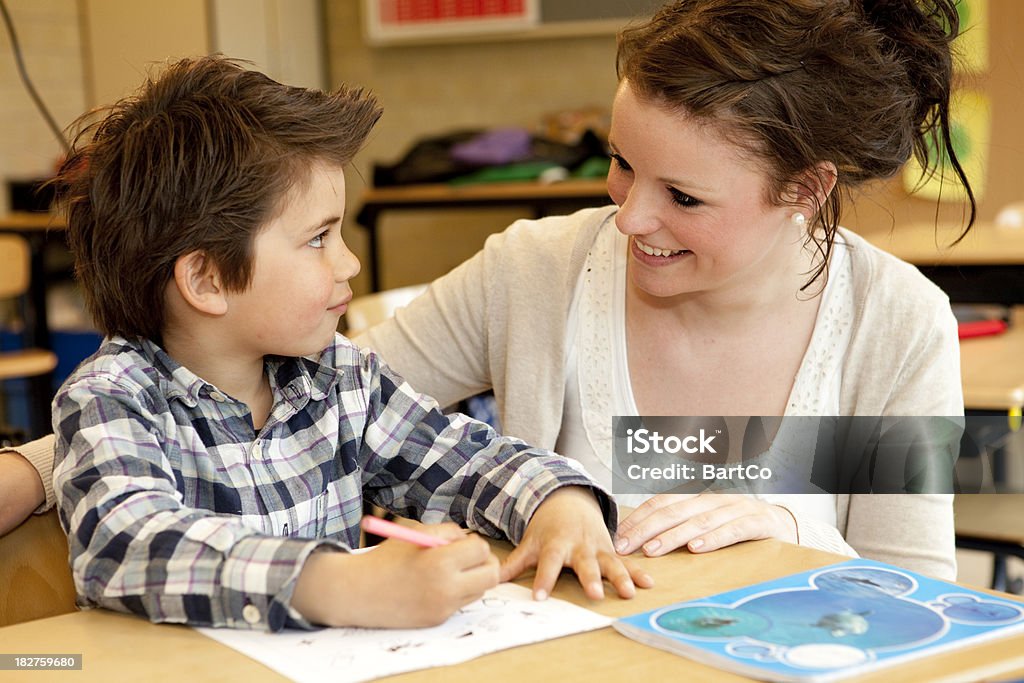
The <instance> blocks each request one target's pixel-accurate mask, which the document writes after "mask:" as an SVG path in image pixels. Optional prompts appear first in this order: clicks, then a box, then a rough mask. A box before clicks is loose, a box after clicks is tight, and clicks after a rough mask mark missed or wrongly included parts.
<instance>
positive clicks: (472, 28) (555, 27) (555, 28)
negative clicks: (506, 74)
mask: <svg viewBox="0 0 1024 683" xmlns="http://www.w3.org/2000/svg"><path fill="white" fill-rule="evenodd" d="M664 2H665V0H363V18H364V26H365V34H366V40H367V43H368V44H370V45H375V46H386V45H393V44H407V43H423V42H469V41H476V40H481V39H486V38H488V37H491V38H493V37H500V36H503V37H507V38H544V37H552V36H558V35H571V34H574V33H575V34H597V33H614V32H615V31H617V30H618V29H619V28H621V27H622V26H623V25H624V24H625V23H626V22H628V21H629V20H631V19H636V18H641V17H646V16H650V15H651V14H652V13H653V12H654V10H655V9H657V8H658V7H660V6H661V5H663V4H664Z"/></svg>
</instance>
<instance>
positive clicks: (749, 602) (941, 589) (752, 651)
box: [614, 559, 1024, 682]
mask: <svg viewBox="0 0 1024 683" xmlns="http://www.w3.org/2000/svg"><path fill="white" fill-rule="evenodd" d="M614 627H615V629H616V630H618V631H619V632H621V633H623V634H624V635H626V636H629V637H630V638H633V639H634V640H637V641H639V642H642V643H646V644H648V645H651V646H654V647H657V648H660V649H663V650H668V651H670V652H674V653H677V654H681V655H683V656H686V657H690V658H692V659H695V660H697V661H699V662H703V663H705V664H708V665H711V666H716V667H718V668H721V669H726V670H728V671H732V672H735V673H738V674H742V675H745V676H750V677H752V678H760V679H765V680H771V681H797V682H803V681H834V680H838V679H842V678H846V677H848V676H854V675H857V674H863V673H866V672H868V671H874V670H876V669H881V668H884V667H888V666H892V665H895V664H900V663H903V662H907V661H910V660H913V659H919V658H922V657H927V656H928V655H930V654H937V653H941V652H948V651H950V650H953V649H956V648H961V647H966V646H968V645H973V644H977V643H979V642H982V641H985V640H989V639H993V638H1000V637H1003V636H1008V635H1010V634H1013V633H1020V632H1024V603H1021V602H1017V601H1015V600H1011V599H1005V598H1002V597H997V596H994V595H990V594H988V593H983V592H981V591H975V590H971V589H969V588H964V587H962V586H958V585H956V584H953V583H947V582H945V581H939V580H937V579H931V578H928V577H925V576H921V575H920V574H915V573H913V572H910V571H907V570H905V569H900V568H898V567H894V566H892V565H888V564H884V563H881V562H874V561H872V560H860V559H856V560H849V561H846V562H841V563H839V564H834V565H829V566H827V567H821V568H819V569H815V570H812V571H807V572H801V573H799V574H792V575H790V576H785V577H782V578H779V579H774V580H772V581H766V582H764V583H759V584H755V585H753V586H748V587H746V588H740V589H738V590H734V591H729V592H728V593H720V594H718V595H713V596H711V597H708V598H701V599H697V600H689V601H686V602H680V603H677V604H674V605H669V606H667V607H662V608H660V609H656V610H651V611H649V612H643V613H641V614H636V615H633V616H631V617H626V618H624V619H619V620H618V621H616V622H615V623H614Z"/></svg>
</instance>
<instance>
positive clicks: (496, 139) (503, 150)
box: [449, 128, 532, 166]
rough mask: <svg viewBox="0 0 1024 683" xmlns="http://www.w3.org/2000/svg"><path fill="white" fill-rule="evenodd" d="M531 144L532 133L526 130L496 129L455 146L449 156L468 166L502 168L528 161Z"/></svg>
mask: <svg viewBox="0 0 1024 683" xmlns="http://www.w3.org/2000/svg"><path fill="white" fill-rule="evenodd" d="M531 142H532V140H531V136H530V133H529V131H527V130H526V129H525V128H496V129H494V130H489V131H487V132H486V133H481V134H480V135H478V136H476V137H475V138H473V139H472V140H469V141H467V142H461V143H459V144H457V145H453V146H452V148H451V150H450V151H449V155H450V156H451V158H452V159H455V160H456V161H461V162H463V163H467V164H476V165H479V166H500V165H501V164H510V163H512V162H515V161H523V160H524V159H528V158H529V157H530V151H531V149H530V148H531V146H532V145H531Z"/></svg>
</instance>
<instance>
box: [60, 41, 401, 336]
mask: <svg viewBox="0 0 1024 683" xmlns="http://www.w3.org/2000/svg"><path fill="white" fill-rule="evenodd" d="M107 111H108V112H109V113H108V114H107V115H106V116H105V117H104V118H103V119H102V120H101V121H99V122H97V123H92V124H89V123H87V122H86V120H87V119H90V118H91V117H92V115H91V114H87V115H85V116H83V117H81V118H80V119H79V120H78V124H79V125H81V126H82V130H81V132H80V133H79V134H78V135H77V136H76V138H75V142H74V145H73V148H72V152H71V154H70V155H69V156H68V158H67V160H66V161H65V162H64V164H63V165H62V167H61V169H60V171H59V173H58V175H57V177H56V178H55V180H54V184H55V186H56V195H57V200H58V202H59V203H60V205H61V206H62V207H63V208H64V210H65V211H66V212H67V222H68V241H69V243H70V245H71V250H72V252H73V253H74V256H75V272H76V274H77V276H78V279H79V281H80V283H81V285H82V289H83V291H84V295H85V301H86V305H87V306H88V308H89V312H90V313H91V314H92V317H93V319H94V320H95V322H96V325H97V326H98V327H99V329H100V330H101V331H102V332H103V333H104V334H105V335H121V336H125V337H129V338H137V337H146V338H149V339H152V340H154V341H158V342H159V341H160V340H161V339H162V330H163V326H164V324H165V311H164V291H165V288H166V286H167V283H168V282H169V281H170V280H171V279H172V277H173V273H174V264H175V261H176V260H177V259H178V258H179V257H180V256H182V255H184V254H187V253H189V252H192V251H196V250H201V251H203V252H205V253H206V254H207V256H208V257H209V259H210V260H211V261H212V263H213V264H214V265H215V266H216V267H217V269H218V270H219V272H220V275H221V277H222V281H223V283H224V285H225V287H226V288H227V289H228V290H229V291H241V290H244V289H245V288H246V287H247V286H248V285H249V283H250V281H251V277H252V259H253V242H254V239H255V236H256V234H257V232H258V231H259V229H260V228H261V227H262V226H263V225H264V224H266V223H267V222H268V221H269V220H270V219H272V218H273V215H274V213H275V211H276V210H277V209H278V208H279V203H280V201H281V200H282V198H283V197H284V194H285V193H286V192H287V191H288V189H289V188H290V187H292V186H293V185H294V184H295V183H301V182H304V181H305V180H306V178H307V177H308V173H309V170H310V167H311V166H312V165H313V164H314V163H317V162H321V163H327V164H330V165H335V166H344V165H345V164H347V163H349V162H350V161H351V160H352V158H353V156H355V154H356V152H357V151H358V150H359V149H360V148H361V147H362V145H363V143H364V142H365V140H366V137H367V135H369V132H370V130H371V129H372V128H373V126H374V124H375V123H376V122H377V119H379V118H380V115H381V107H380V105H379V104H378V103H377V100H376V99H375V98H374V97H373V96H372V95H370V94H369V93H367V92H365V91H363V90H361V89H357V88H347V87H341V88H339V89H338V90H337V91H335V92H333V93H326V92H322V91H319V90H308V89H305V88H297V87H291V86H286V85H282V84H281V83H278V82H276V81H273V80H271V79H270V78H268V77H267V76H265V75H263V74H261V73H259V72H256V71H249V70H246V69H245V68H243V66H241V65H240V63H239V62H237V61H235V60H231V59H227V58H225V57H222V56H211V57H199V58H195V59H184V60H181V61H179V62H176V63H174V64H170V65H169V66H168V67H167V68H166V69H165V70H164V71H163V73H162V74H160V75H159V77H158V78H155V79H153V78H150V79H147V81H146V82H145V83H144V84H143V86H142V87H141V88H140V89H139V91H138V92H137V93H136V94H135V95H133V96H130V97H127V98H125V99H122V100H120V101H119V102H117V103H115V104H113V105H111V106H110V107H109V108H107ZM73 125H74V124H73Z"/></svg>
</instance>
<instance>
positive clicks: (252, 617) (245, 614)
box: [242, 603, 260, 624]
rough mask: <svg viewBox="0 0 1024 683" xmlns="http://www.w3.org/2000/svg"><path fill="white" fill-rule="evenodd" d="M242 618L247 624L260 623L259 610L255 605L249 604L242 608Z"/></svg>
mask: <svg viewBox="0 0 1024 683" xmlns="http://www.w3.org/2000/svg"><path fill="white" fill-rule="evenodd" d="M242 618H243V619H245V621H246V623H248V624H258V623H260V608H259V607H257V606H256V605H254V604H252V603H249V604H248V605H246V606H245V607H243V608H242Z"/></svg>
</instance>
